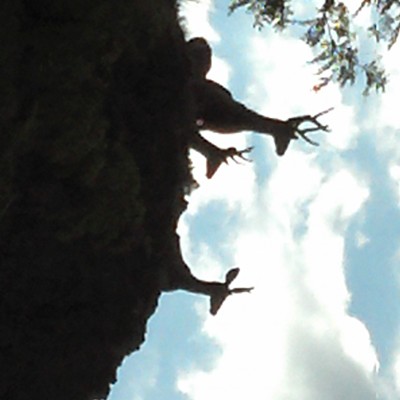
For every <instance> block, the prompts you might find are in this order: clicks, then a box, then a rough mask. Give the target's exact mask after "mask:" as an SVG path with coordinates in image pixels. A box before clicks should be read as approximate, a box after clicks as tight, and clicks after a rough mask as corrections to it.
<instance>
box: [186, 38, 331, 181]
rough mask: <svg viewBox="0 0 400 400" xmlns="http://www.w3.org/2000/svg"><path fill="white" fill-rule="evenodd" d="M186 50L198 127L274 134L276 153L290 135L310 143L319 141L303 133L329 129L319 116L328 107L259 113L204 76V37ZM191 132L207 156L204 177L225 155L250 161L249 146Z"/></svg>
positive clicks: (207, 62) (208, 57) (206, 62)
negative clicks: (226, 144)
mask: <svg viewBox="0 0 400 400" xmlns="http://www.w3.org/2000/svg"><path fill="white" fill-rule="evenodd" d="M187 54H188V56H189V60H190V63H191V73H192V79H191V90H192V93H193V95H194V101H195V106H196V124H197V127H198V129H199V130H210V131H213V132H218V133H223V134H227V133H236V132H242V131H254V132H257V133H262V134H268V135H271V136H272V137H273V139H274V141H275V148H276V153H277V154H278V155H279V156H282V155H284V154H285V152H286V150H287V148H288V146H289V143H290V141H291V140H292V139H298V138H299V137H300V138H302V139H304V140H305V141H307V142H308V143H310V144H312V145H318V144H317V143H316V142H314V141H312V140H310V139H309V138H308V137H307V136H306V133H307V132H313V131H317V130H323V131H328V126H326V125H322V124H321V123H320V122H319V121H318V118H319V117H320V116H321V115H323V114H325V113H327V112H328V111H330V110H331V109H329V110H326V111H323V112H321V113H318V114H316V115H313V116H312V115H303V116H299V117H294V118H289V119H288V120H286V121H282V120H279V119H274V118H268V117H265V116H263V115H260V114H258V113H256V112H254V111H252V110H250V109H248V108H247V107H246V106H244V105H243V104H241V103H239V102H237V101H236V100H235V99H234V98H233V97H232V94H231V93H230V92H229V91H228V90H227V89H225V88H224V87H223V86H221V85H219V84H218V83H216V82H214V81H212V80H210V79H207V78H206V75H207V73H208V71H209V70H210V68H211V48H210V46H209V45H208V43H207V41H206V40H205V39H203V38H194V39H191V40H189V41H188V42H187ZM303 122H310V123H311V124H312V126H311V127H309V128H303V129H300V125H301V124H302V123H303ZM194 136H195V137H194V138H193V143H192V147H193V148H194V149H196V150H198V151H200V152H201V153H202V154H203V155H204V156H205V157H206V158H207V177H209V178H211V177H212V176H213V174H214V173H215V171H216V170H217V169H218V167H219V166H220V165H221V163H222V162H226V161H227V159H228V158H232V159H233V160H235V157H238V158H240V159H243V160H247V161H249V160H248V159H246V158H245V156H244V155H245V154H246V153H249V152H250V151H251V150H252V148H251V147H248V148H246V149H244V150H237V149H235V148H234V147H230V148H229V149H225V150H223V149H219V148H218V147H217V146H215V145H213V144H211V143H209V142H208V141H206V140H205V139H204V138H202V137H199V136H200V135H194ZM235 161H236V160H235Z"/></svg>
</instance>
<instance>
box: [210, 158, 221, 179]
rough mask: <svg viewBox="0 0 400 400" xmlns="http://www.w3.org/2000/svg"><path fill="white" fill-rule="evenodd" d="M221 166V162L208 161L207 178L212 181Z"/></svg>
mask: <svg viewBox="0 0 400 400" xmlns="http://www.w3.org/2000/svg"><path fill="white" fill-rule="evenodd" d="M221 164H222V161H220V160H207V171H206V176H207V178H208V179H211V178H212V177H213V176H214V174H215V173H216V172H217V169H218V168H219V167H220V165H221Z"/></svg>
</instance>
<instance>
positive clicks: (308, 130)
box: [296, 128, 319, 146]
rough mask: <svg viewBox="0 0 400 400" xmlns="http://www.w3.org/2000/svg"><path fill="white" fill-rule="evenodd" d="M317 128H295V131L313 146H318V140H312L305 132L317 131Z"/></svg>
mask: <svg viewBox="0 0 400 400" xmlns="http://www.w3.org/2000/svg"><path fill="white" fill-rule="evenodd" d="M318 129H319V128H308V129H302V130H297V131H296V133H297V134H298V135H299V136H300V137H301V138H302V139H303V140H305V141H306V142H307V143H310V144H311V145H313V146H319V143H318V142H315V141H314V140H311V139H310V138H309V137H307V135H306V133H307V132H313V131H317V130H318Z"/></svg>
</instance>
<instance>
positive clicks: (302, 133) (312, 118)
mask: <svg viewBox="0 0 400 400" xmlns="http://www.w3.org/2000/svg"><path fill="white" fill-rule="evenodd" d="M332 110H333V107H330V108H328V109H327V110H324V111H321V112H319V113H317V114H315V115H302V116H300V117H294V118H290V119H289V120H288V122H289V123H291V124H292V126H293V128H294V132H295V134H297V135H298V136H299V137H301V138H302V139H304V140H305V141H306V142H307V143H310V144H311V145H313V146H319V144H318V143H317V142H314V141H313V140H311V139H310V138H308V137H307V135H306V133H308V132H315V131H319V130H321V131H324V132H329V126H328V125H323V124H321V122H319V121H318V118H319V117H320V116H321V115H324V114H326V113H328V112H330V111H332ZM303 122H310V123H312V124H313V125H314V126H311V127H310V128H303V129H300V128H299V126H300V125H301V124H302V123H303Z"/></svg>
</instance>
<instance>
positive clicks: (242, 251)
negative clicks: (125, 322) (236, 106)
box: [109, 0, 400, 400]
mask: <svg viewBox="0 0 400 400" xmlns="http://www.w3.org/2000/svg"><path fill="white" fill-rule="evenodd" d="M228 3H229V2H228V1H227V0H224V1H218V3H217V2H215V4H214V3H213V2H212V1H211V0H203V1H199V2H196V1H187V2H186V3H184V6H183V7H182V14H183V15H184V16H185V17H186V21H187V25H186V30H187V33H188V38H190V37H194V36H204V37H206V38H207V40H209V42H210V44H211V45H212V48H213V56H214V58H213V68H212V70H211V72H210V74H209V78H210V79H214V80H216V81H218V82H220V83H221V84H223V85H225V86H227V87H228V88H229V90H231V92H232V93H233V95H234V96H235V98H237V99H238V100H240V101H242V102H244V103H245V104H247V105H249V106H251V107H252V108H254V109H256V110H257V111H258V112H261V113H263V114H265V115H268V116H272V117H276V118H281V119H285V118H289V117H291V116H295V115H302V114H314V113H317V112H320V111H322V110H324V109H327V108H329V107H334V111H332V112H331V113H330V114H327V115H326V116H324V117H323V120H324V122H325V123H327V124H329V126H330V127H331V130H332V131H331V132H330V133H323V134H322V133H315V134H313V138H315V139H316V140H317V141H318V142H319V143H320V146H319V147H316V148H315V147H312V146H309V145H308V144H307V143H305V142H302V141H296V142H294V143H292V144H291V145H290V147H289V149H288V151H287V153H286V154H285V156H284V157H282V158H278V157H277V156H276V155H275V153H274V148H273V142H272V140H271V139H270V138H269V137H261V136H260V135H255V134H252V133H242V134H237V135H225V136H224V135H217V134H213V133H206V134H205V135H204V136H206V137H207V138H208V139H210V140H212V141H213V142H214V143H215V144H217V145H219V146H222V147H229V146H236V147H238V148H244V147H247V146H249V145H253V146H255V149H254V150H253V152H252V154H251V157H252V159H253V162H252V163H247V164H244V165H236V164H234V163H230V164H229V165H223V166H222V167H221V168H220V169H219V170H218V172H217V173H216V175H215V176H214V177H213V179H212V180H207V179H206V178H205V176H204V174H205V160H204V159H203V157H202V156H201V155H199V154H197V153H195V152H193V153H192V159H193V163H194V165H195V170H194V175H195V177H196V179H197V180H198V182H199V183H200V188H199V189H197V190H195V191H194V192H193V193H192V194H191V196H190V198H189V199H188V201H189V206H188V209H187V211H186V212H185V214H184V215H183V216H182V218H181V220H180V222H179V227H178V232H179V234H180V236H181V246H182V252H183V255H184V259H185V260H186V262H187V264H188V265H189V266H190V268H191V270H192V272H193V274H194V275H196V276H197V277H199V278H203V279H210V280H217V279H223V277H224V275H225V273H226V271H227V270H229V269H230V268H232V267H240V269H241V272H240V275H239V277H238V278H237V280H236V281H235V284H236V282H237V285H238V286H252V285H254V286H255V290H254V291H253V292H252V293H251V294H243V295H240V296H232V298H229V300H227V301H226V303H225V304H224V305H223V307H222V308H221V310H220V311H219V313H218V315H217V316H215V317H212V316H211V315H209V314H208V299H206V298H204V297H201V296H194V295H191V294H187V293H183V292H176V293H172V294H168V295H163V296H162V298H161V300H160V305H159V308H158V310H157V312H156V314H155V315H154V316H153V317H152V318H151V320H150V322H149V324H148V334H147V340H146V343H145V344H144V345H143V346H142V348H141V350H140V351H139V352H137V353H134V355H133V356H131V357H128V358H127V359H126V361H125V363H124V365H123V367H122V368H120V370H119V376H118V382H117V384H116V385H115V386H114V387H113V389H112V392H111V395H110V397H109V399H110V400H155V399H167V400H205V399H207V400H215V399H218V400H219V399H230V400H239V399H240V400H243V399H255V400H258V399H260V400H261V399H263V400H265V399H270V400H321V399H323V400H372V399H376V398H378V399H382V400H396V399H398V398H400V335H399V322H400V306H399V305H400V290H399V267H398V265H399V259H400V245H399V244H400V240H399V238H400V223H399V216H400V213H399V207H400V183H399V182H400V162H399V161H400V148H399V146H398V140H399V139H398V135H399V126H400V114H399V112H398V111H397V107H396V105H397V104H398V103H397V101H398V95H397V93H398V88H399V87H400V68H399V66H398V60H399V59H400V47H399V45H397V46H395V47H394V48H393V49H392V51H391V53H390V54H389V55H388V56H386V57H385V58H384V59H383V62H384V63H385V65H386V67H387V69H388V72H389V73H390V82H389V85H388V87H387V90H386V93H385V94H384V95H383V96H379V95H374V94H372V95H371V96H370V97H368V98H364V97H362V95H361V92H362V83H361V84H358V85H356V86H355V87H353V88H347V89H344V90H343V89H340V88H338V87H337V86H336V85H330V86H328V87H327V88H326V89H324V90H322V91H320V92H318V93H317V94H316V93H314V92H313V91H312V87H313V85H314V84H315V82H316V77H315V75H314V73H315V67H313V66H311V65H310V64H309V63H307V62H308V61H309V60H310V59H311V58H312V53H311V50H310V49H309V48H308V47H307V46H306V45H305V44H304V43H303V42H301V41H300V40H298V38H297V37H295V36H291V33H290V32H288V33H286V34H284V35H282V34H280V35H275V34H273V32H272V31H270V30H268V29H266V30H263V31H261V32H258V31H256V30H254V29H253V28H252V19H251V17H250V16H249V15H247V14H246V13H244V12H237V13H235V14H233V15H232V16H230V17H228V16H227V5H228ZM346 3H352V6H353V7H354V4H356V3H357V4H358V2H356V1H352V2H346ZM314 4H315V3H314ZM312 8H313V3H312V2H311V1H310V2H309V3H308V4H307V7H305V8H304V9H303V10H302V12H304V14H306V13H308V12H310V10H312ZM368 18H369V17H368V15H362V16H361V21H367V20H368Z"/></svg>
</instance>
